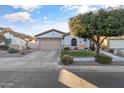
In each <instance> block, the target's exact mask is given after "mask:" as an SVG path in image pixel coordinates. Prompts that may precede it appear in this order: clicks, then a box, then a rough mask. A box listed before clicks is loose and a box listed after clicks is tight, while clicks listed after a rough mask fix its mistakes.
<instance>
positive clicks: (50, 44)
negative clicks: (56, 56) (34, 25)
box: [40, 39, 62, 49]
mask: <svg viewBox="0 0 124 93" xmlns="http://www.w3.org/2000/svg"><path fill="white" fill-rule="evenodd" d="M61 47H62V41H61V39H42V40H41V41H40V49H61Z"/></svg>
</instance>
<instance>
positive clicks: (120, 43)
mask: <svg viewBox="0 0 124 93" xmlns="http://www.w3.org/2000/svg"><path fill="white" fill-rule="evenodd" d="M109 47H110V48H124V40H109Z"/></svg>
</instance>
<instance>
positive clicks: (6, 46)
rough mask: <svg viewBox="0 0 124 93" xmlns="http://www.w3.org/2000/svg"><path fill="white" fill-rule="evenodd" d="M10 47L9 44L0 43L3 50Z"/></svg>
mask: <svg viewBox="0 0 124 93" xmlns="http://www.w3.org/2000/svg"><path fill="white" fill-rule="evenodd" d="M8 48H9V46H8V45H0V49H2V50H7V49H8Z"/></svg>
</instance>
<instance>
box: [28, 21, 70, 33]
mask: <svg viewBox="0 0 124 93" xmlns="http://www.w3.org/2000/svg"><path fill="white" fill-rule="evenodd" d="M49 29H57V30H60V31H63V32H68V31H69V29H68V22H54V23H34V24H31V25H30V28H28V31H30V32H32V34H34V35H35V34H38V33H40V32H44V31H46V30H49Z"/></svg>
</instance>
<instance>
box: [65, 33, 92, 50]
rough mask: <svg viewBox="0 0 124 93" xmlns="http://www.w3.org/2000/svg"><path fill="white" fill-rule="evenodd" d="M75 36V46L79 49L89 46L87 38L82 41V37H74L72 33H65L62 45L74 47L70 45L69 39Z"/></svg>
mask: <svg viewBox="0 0 124 93" xmlns="http://www.w3.org/2000/svg"><path fill="white" fill-rule="evenodd" d="M73 38H75V39H76V40H77V47H78V48H79V49H83V48H85V47H87V48H89V45H90V42H89V40H88V39H87V40H86V41H84V39H82V38H78V37H74V36H72V35H67V36H65V37H64V39H63V46H64V47H70V48H72V49H73V48H74V46H71V40H72V39H73Z"/></svg>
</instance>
